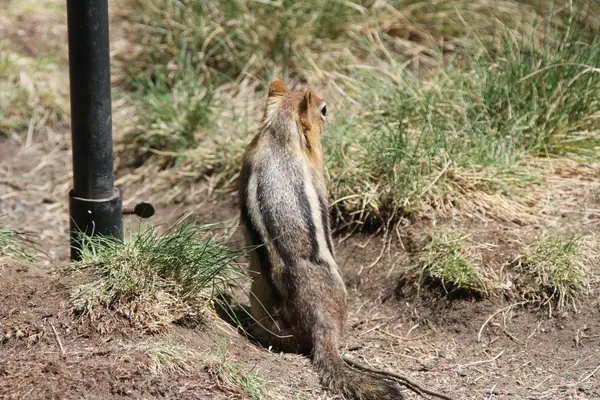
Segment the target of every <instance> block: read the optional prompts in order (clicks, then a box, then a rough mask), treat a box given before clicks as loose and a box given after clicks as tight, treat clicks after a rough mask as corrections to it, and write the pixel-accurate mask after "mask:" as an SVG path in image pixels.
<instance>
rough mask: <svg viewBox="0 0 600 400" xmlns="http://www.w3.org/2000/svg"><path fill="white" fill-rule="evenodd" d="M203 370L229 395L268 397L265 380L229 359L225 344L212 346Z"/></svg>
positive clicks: (260, 399) (256, 398) (252, 397)
mask: <svg viewBox="0 0 600 400" xmlns="http://www.w3.org/2000/svg"><path fill="white" fill-rule="evenodd" d="M205 370H206V371H207V372H208V374H209V375H210V376H211V378H212V379H213V380H214V381H215V382H216V384H217V385H218V386H219V387H220V388H221V390H223V391H226V392H229V393H230V395H231V396H234V397H237V396H243V397H248V398H250V399H252V400H263V399H267V398H269V395H268V391H267V388H266V385H265V380H264V379H263V378H262V377H260V376H259V375H257V374H256V373H255V372H252V371H246V370H244V369H243V368H242V367H240V366H239V365H237V364H235V363H232V362H231V361H230V360H229V354H228V351H227V347H226V346H225V345H219V346H216V347H215V348H213V351H212V352H211V353H210V354H209V355H208V356H207V358H206V366H205Z"/></svg>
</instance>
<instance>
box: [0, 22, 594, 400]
mask: <svg viewBox="0 0 600 400" xmlns="http://www.w3.org/2000/svg"><path fill="white" fill-rule="evenodd" d="M53 18H54V17H52V15H51V18H50V17H49V19H48V20H47V19H41V20H38V19H35V20H34V21H33V22H32V21H27V20H18V21H16V22H15V21H13V22H15V24H16V25H15V26H16V28H15V26H9V25H8V23H7V24H2V25H3V26H4V27H5V28H0V35H2V36H3V37H4V36H6V37H7V38H8V39H10V40H11V41H12V42H14V43H13V45H14V47H15V48H17V49H21V50H22V51H23V53H24V54H28V55H32V56H35V55H36V54H37V53H39V52H40V51H50V50H52V51H55V50H56V49H55V48H52V49H45V48H44V49H40V48H38V47H39V45H40V43H42V42H45V41H46V40H49V39H51V37H50V36H52V37H54V36H57V37H59V39H60V37H61V36H62V37H63V38H64V35H65V32H66V30H65V26H64V19H59V20H55V19H53ZM2 21H3V22H6V20H5V19H3V20H2ZM45 26H51V27H53V28H52V29H50V30H48V29H43V27H45ZM13 28H15V29H13ZM17 28H18V30H17ZM21 31H25V32H27V34H22V33H20V32H21ZM11 32H12V33H11ZM15 32H16V33H15ZM48 35H49V36H48ZM36 39H37V40H36ZM55 41H56V40H55ZM58 41H60V40H58ZM62 42H63V44H62V45H61V46H56V48H60V49H61V51H62V53H65V46H64V42H65V41H64V40H63V41H62ZM56 51H58V50H56ZM114 112H115V119H118V118H124V117H122V116H120V112H121V111H120V110H119V109H118V108H117V107H115V110H114ZM69 147H70V146H69V133H68V128H67V127H66V126H64V125H62V126H61V125H56V124H55V125H52V124H47V125H46V126H41V127H38V128H35V129H34V131H33V132H32V140H31V144H30V145H29V146H27V145H26V144H25V141H24V140H22V138H12V139H8V138H6V137H4V136H2V135H0V226H2V227H9V228H15V229H20V230H24V231H27V232H29V233H30V235H31V237H33V238H34V240H35V242H36V249H37V250H36V251H38V252H39V253H41V254H40V255H39V257H38V258H37V259H36V261H34V262H25V261H18V260H15V259H11V258H2V259H0V399H42V398H44V399H46V398H48V399H71V398H77V399H80V398H86V399H107V398H135V399H155V398H156V399H158V398H173V399H188V398H189V399H236V398H246V397H245V394H244V393H242V392H240V390H239V389H238V388H237V387H236V386H235V385H232V384H230V383H228V382H226V381H225V380H224V379H223V376H222V375H221V374H219V372H218V368H216V367H215V366H214V362H211V361H210V359H211V354H212V353H214V352H215V349H218V348H225V349H226V350H227V362H228V363H231V364H237V365H239V366H241V368H242V369H243V370H244V371H251V372H253V373H256V374H258V375H259V376H261V377H262V378H264V380H265V382H266V386H267V389H268V391H269V398H273V399H315V400H316V399H320V400H324V399H333V398H334V397H332V396H331V395H330V394H329V393H328V392H327V391H326V390H323V389H322V388H321V387H320V385H319V383H318V379H317V376H316V375H315V373H314V372H313V371H312V369H311V367H310V363H309V361H308V360H307V359H306V358H305V357H301V356H297V355H291V354H276V353H272V352H269V351H268V350H266V349H262V348H259V347H257V346H256V345H254V344H251V343H250V342H249V341H247V340H246V339H245V338H244V337H242V336H241V335H240V334H238V333H237V332H236V331H235V329H233V328H232V327H231V326H229V325H228V324H226V323H225V322H223V321H221V320H220V319H218V317H216V315H212V314H211V316H210V317H209V318H208V323H207V324H206V325H205V326H204V327H201V328H195V329H192V328H186V327H182V326H172V327H170V328H169V330H168V331H167V332H164V333H161V334H156V335H145V334H141V333H136V332H135V331H132V330H120V331H117V332H116V333H114V334H111V335H101V334H99V333H97V332H96V331H94V330H93V329H91V328H90V327H89V326H85V325H82V324H81V323H80V322H79V321H78V319H77V318H76V317H75V316H73V315H72V314H71V313H70V311H69V308H68V298H69V290H70V288H71V287H72V285H74V284H76V283H77V282H80V281H81V280H82V279H84V277H82V276H78V275H72V274H71V275H69V274H67V273H66V272H65V266H67V265H68V253H69V251H68V231H67V230H68V210H67V199H68V191H69V189H70V186H71V165H70V163H71V153H70V150H69ZM178 172H179V171H177V169H176V168H175V169H174V170H173V171H172V172H171V173H170V175H169V172H168V171H167V172H165V173H164V174H155V173H154V172H153V171H151V172H147V171H146V172H144V171H143V170H132V171H124V170H122V171H118V177H119V185H120V187H121V188H122V189H123V193H124V197H125V204H126V205H127V206H131V205H134V204H136V202H138V201H141V200H146V201H150V202H152V203H153V204H154V205H155V207H156V209H157V214H156V216H154V217H153V218H152V219H151V220H150V222H151V223H153V224H166V225H168V224H171V223H173V222H174V221H176V220H177V219H178V218H180V217H181V216H182V215H184V214H186V213H191V214H192V215H194V216H197V217H199V220H200V221H201V222H216V221H229V222H230V223H232V224H235V223H236V221H235V219H236V216H237V210H236V201H237V200H236V198H235V196H234V195H231V194H228V193H220V194H219V193H217V194H216V196H215V194H214V193H212V189H211V186H210V184H209V185H207V184H206V183H205V181H204V180H202V179H199V178H201V177H194V178H193V179H189V180H188V182H187V183H186V184H185V185H178V186H176V185H175V184H174V182H175V178H174V177H177V174H178ZM181 176H183V174H180V176H179V178H181ZM589 176H593V175H588V176H587V179H590V178H589ZM596 176H597V175H596ZM557 178H558V177H557ZM575 178H576V177H575ZM584 178H585V177H584ZM156 180H161V182H162V185H156V184H155V183H156V182H155V181H156ZM576 181H577V179H572V180H570V181H569V183H568V184H565V183H564V182H563V181H559V180H557V182H555V183H556V184H555V186H553V187H550V188H549V189H548V191H547V193H545V194H544V196H543V198H544V199H545V200H544V201H545V202H546V203H547V204H548V207H546V213H545V214H544V215H540V216H539V219H538V221H537V222H535V223H531V224H528V225H516V224H508V223H500V222H494V221H489V220H487V219H485V218H481V219H479V220H457V221H458V225H459V226H461V230H462V231H463V232H465V233H469V234H471V235H472V237H473V239H474V241H475V243H476V244H477V245H478V249H479V251H480V252H481V253H482V255H483V260H484V264H485V265H486V267H487V268H488V269H490V270H491V271H496V273H497V274H498V275H499V276H500V277H501V278H502V281H503V282H506V286H507V287H508V288H509V289H510V287H511V285H514V282H515V281H516V278H517V277H516V276H515V273H514V271H512V270H511V268H510V263H511V261H512V260H514V258H515V256H516V254H517V252H518V249H519V248H520V247H521V246H522V244H523V243H529V242H531V240H532V239H533V238H534V237H535V236H537V235H539V234H541V233H543V232H560V233H568V234H578V235H581V236H583V237H585V238H586V240H587V243H588V244H589V247H590V248H591V250H594V251H597V250H599V248H598V226H599V223H600V207H599V205H600V192H599V191H598V185H597V183H596V184H592V183H593V182H591V181H590V182H589V183H583V184H579V185H572V186H569V185H571V183H572V182H576ZM149 187H152V188H155V187H159V188H161V189H160V190H154V191H148V189H147V188H149ZM209 192H210V193H212V195H210V196H209ZM457 221H437V220H422V221H416V222H413V223H408V224H407V225H406V226H404V227H403V228H402V229H401V230H400V232H399V233H400V235H399V236H398V237H395V235H392V236H394V239H393V240H392V242H391V245H390V246H389V248H386V251H385V252H384V254H383V256H382V257H381V258H380V260H379V262H378V263H375V264H374V265H373V262H374V261H375V260H376V259H378V258H379V256H380V255H381V250H382V249H383V248H384V247H383V246H384V244H383V238H382V237H381V236H376V237H372V236H362V235H354V236H352V237H350V238H348V239H346V240H342V238H343V235H342V234H339V235H338V236H337V237H336V242H337V246H336V254H337V259H338V262H339V264H340V266H341V267H342V269H343V271H344V274H345V279H346V282H347V286H348V293H349V319H348V323H347V337H346V338H345V345H346V354H347V355H349V356H351V357H354V358H355V359H357V360H359V361H361V362H362V363H364V364H366V365H370V366H372V367H375V368H380V369H386V370H389V371H394V372H397V373H401V374H404V375H406V376H408V377H410V378H411V379H413V380H414V381H417V382H420V383H421V384H423V385H424V386H426V387H429V388H431V389H434V390H437V391H440V392H443V393H446V394H448V395H451V396H452V397H454V398H455V399H505V398H510V399H600V369H599V368H600V290H599V289H600V281H599V280H598V276H600V266H599V264H598V262H597V259H596V260H591V261H590V265H589V268H590V270H591V271H592V273H593V276H594V279H593V280H592V283H591V288H590V289H591V290H590V294H589V295H588V296H586V297H583V298H582V299H581V301H580V303H579V304H578V307H577V310H572V309H570V310H568V311H562V312H556V311H553V313H552V317H549V316H548V308H547V307H542V308H539V307H534V306H533V305H526V306H519V305H518V304H519V303H520V302H521V300H522V299H521V298H519V297H518V295H516V294H514V293H515V292H514V291H512V290H506V291H505V292H503V293H504V294H492V295H490V296H488V297H486V298H484V299H480V300H476V299H472V298H456V299H448V298H446V297H444V296H441V295H440V293H437V292H431V291H426V290H425V291H421V292H420V293H416V290H415V286H414V285H413V282H412V281H411V280H410V279H407V278H406V277H407V276H410V273H409V274H407V273H406V270H407V268H408V267H410V265H411V252H413V251H414V249H415V248H416V247H418V246H419V245H420V243H421V241H422V240H423V239H424V238H425V237H426V235H427V233H428V232H430V231H431V230H433V229H435V228H439V227H440V226H450V225H452V226H454V225H456V223H457ZM138 224H139V221H138V220H137V219H135V218H133V217H127V219H126V227H127V229H128V230H134V229H136V227H137V226H138ZM238 239H240V234H239V232H237V233H236V235H235V236H234V237H233V238H232V240H238ZM241 297H242V298H243V296H241ZM511 305H512V307H511ZM492 317H493V318H492ZM490 318H491V319H490ZM488 320H489V321H488ZM486 322H487V324H486ZM484 324H485V326H484ZM482 326H484V327H483V329H482ZM480 331H481V332H482V333H481V335H480V337H479V333H480ZM165 341H166V342H169V343H175V344H177V345H178V346H179V348H180V349H183V350H180V352H183V353H184V356H183V357H180V359H179V360H178V361H177V362H176V363H174V364H172V365H170V366H169V365H167V366H165V367H163V369H158V368H157V364H156V359H155V358H153V356H152V354H154V353H153V351H155V350H156V349H159V350H160V349H161V348H163V350H164V347H165V346H164V345H163V344H161V343H164V342H165ZM161 346H162V347H161ZM348 348H352V349H355V350H353V351H350V350H348ZM405 393H406V396H407V398H409V399H416V398H418V397H419V396H417V395H416V394H414V393H413V392H410V391H409V390H406V391H405Z"/></svg>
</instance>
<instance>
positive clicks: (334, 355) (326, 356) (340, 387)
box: [312, 329, 404, 400]
mask: <svg viewBox="0 0 600 400" xmlns="http://www.w3.org/2000/svg"><path fill="white" fill-rule="evenodd" d="M313 340H314V341H313V344H314V346H313V353H312V362H313V366H314V367H315V369H316V370H317V372H318V373H319V376H320V378H321V383H322V384H323V385H325V386H327V387H328V388H329V389H331V390H332V391H334V392H336V393H338V394H341V395H343V396H345V397H347V398H350V399H354V400H401V399H404V396H403V395H402V393H401V392H400V389H399V388H398V385H397V384H396V383H394V382H391V381H387V380H385V379H383V378H380V377H376V376H373V375H369V374H365V373H360V372H358V371H356V370H354V369H352V368H350V367H349V366H348V365H346V363H345V362H344V360H342V358H341V356H340V354H339V353H338V349H337V343H336V341H335V340H334V338H332V334H331V330H326V329H315V330H314V331H313Z"/></svg>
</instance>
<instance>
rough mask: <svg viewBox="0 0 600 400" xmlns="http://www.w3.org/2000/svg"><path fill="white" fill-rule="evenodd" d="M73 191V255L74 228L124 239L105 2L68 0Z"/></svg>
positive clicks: (76, 254) (74, 245) (74, 246)
mask: <svg viewBox="0 0 600 400" xmlns="http://www.w3.org/2000/svg"><path fill="white" fill-rule="evenodd" d="M67 24H68V36H69V75H70V82H71V137H72V145H73V189H72V190H71V192H70V193H69V213H70V216H71V225H70V226H71V259H78V258H79V249H78V248H77V241H76V240H75V239H76V236H75V235H76V231H77V230H80V231H83V232H86V233H87V234H100V235H107V236H114V237H117V238H120V239H122V236H123V216H122V208H123V206H122V201H121V194H120V192H119V190H117V189H115V187H114V172H113V168H114V167H113V147H112V145H113V144H112V115H111V95H110V54H109V28H108V1H107V0H67Z"/></svg>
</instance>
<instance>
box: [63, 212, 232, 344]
mask: <svg viewBox="0 0 600 400" xmlns="http://www.w3.org/2000/svg"><path fill="white" fill-rule="evenodd" d="M216 228H217V227H216V226H211V225H198V226H197V225H195V222H194V221H193V220H188V221H184V222H182V223H181V224H178V225H176V226H173V227H172V228H171V229H169V230H168V231H167V232H165V233H163V234H158V233H157V230H156V228H146V227H144V228H142V229H140V231H139V232H135V233H134V234H133V235H132V236H131V238H130V239H129V240H128V241H126V242H124V243H123V242H120V241H116V240H113V239H112V238H105V237H101V236H93V237H89V236H86V235H83V234H82V235H81V236H80V239H79V243H80V246H81V249H82V250H81V261H78V262H76V263H74V264H73V265H72V270H74V271H77V272H83V273H85V282H84V283H82V284H79V285H77V286H76V287H74V288H73V289H72V291H71V296H70V303H71V306H72V308H73V310H74V311H75V313H77V314H78V315H79V316H80V317H81V318H82V319H83V320H84V321H89V322H91V323H92V325H93V326H94V327H95V328H96V329H97V330H98V331H100V332H104V333H106V332H110V331H111V330H112V329H114V327H115V326H117V325H116V324H115V322H118V321H119V320H125V321H127V322H128V323H129V324H130V325H131V326H133V327H134V328H136V329H141V330H144V331H149V332H156V331H160V330H163V329H165V328H166V327H168V325H169V324H170V323H172V322H178V321H179V322H186V323H188V324H189V323H194V324H199V323H201V322H203V314H204V312H205V311H206V306H207V305H209V304H210V302H211V301H213V300H214V299H217V298H218V296H219V294H220V293H222V292H223V290H225V288H226V286H227V284H228V282H230V281H232V280H235V279H239V278H243V277H244V274H243V271H242V269H241V266H239V265H238V264H237V259H238V258H239V257H240V256H241V255H242V254H241V252H240V251H239V250H237V249H236V248H235V247H234V246H233V245H228V244H225V243H224V237H223V236H221V235H217V234H215V233H211V232H210V231H209V229H216Z"/></svg>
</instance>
